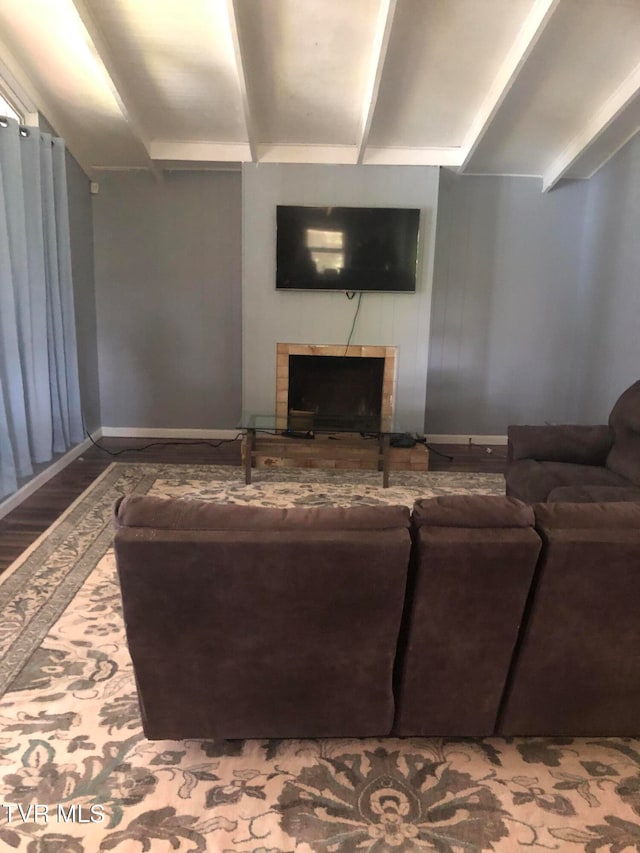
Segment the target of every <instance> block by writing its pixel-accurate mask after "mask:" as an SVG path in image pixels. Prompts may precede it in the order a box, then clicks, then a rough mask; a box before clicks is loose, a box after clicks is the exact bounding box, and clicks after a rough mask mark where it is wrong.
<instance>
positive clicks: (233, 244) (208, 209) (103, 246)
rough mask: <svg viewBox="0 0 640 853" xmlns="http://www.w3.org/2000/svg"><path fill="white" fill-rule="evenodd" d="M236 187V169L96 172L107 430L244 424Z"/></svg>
mask: <svg viewBox="0 0 640 853" xmlns="http://www.w3.org/2000/svg"><path fill="white" fill-rule="evenodd" d="M240 183H241V179H240V173H232V172H206V171H202V172H167V173H165V175H164V178H163V180H162V181H161V182H157V181H155V180H154V178H153V177H152V176H151V175H150V174H148V173H146V172H121V173H109V174H103V175H102V176H101V178H100V191H99V193H98V195H95V196H93V202H94V223H95V238H94V243H95V274H96V302H97V319H98V323H97V325H98V357H99V371H100V400H101V412H102V425H103V426H104V427H120V428H124V427H130V428H135V429H144V428H147V427H148V428H156V429H157V428H175V429H220V428H233V427H235V426H236V425H237V422H238V419H239V417H240V409H241V376H242V368H241V359H242V347H241V340H242V330H241V285H240V203H241V192H240Z"/></svg>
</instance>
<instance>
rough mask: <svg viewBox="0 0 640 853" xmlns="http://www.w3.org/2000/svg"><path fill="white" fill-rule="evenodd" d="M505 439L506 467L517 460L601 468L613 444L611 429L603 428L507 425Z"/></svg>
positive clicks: (573, 425) (570, 425) (575, 425)
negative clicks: (597, 466) (568, 463)
mask: <svg viewBox="0 0 640 853" xmlns="http://www.w3.org/2000/svg"><path fill="white" fill-rule="evenodd" d="M507 439H508V443H507V464H508V465H509V464H511V463H512V462H515V461H516V460H518V459H535V460H537V461H538V462H572V463H574V464H577V465H604V463H605V460H606V458H607V454H608V453H609V451H610V450H611V445H612V443H613V430H611V428H610V427H608V426H605V425H601V426H600V425H599V426H582V425H578V424H553V425H545V426H509V427H508V428H507Z"/></svg>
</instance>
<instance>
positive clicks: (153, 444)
mask: <svg viewBox="0 0 640 853" xmlns="http://www.w3.org/2000/svg"><path fill="white" fill-rule="evenodd" d="M85 432H86V435H87V438H88V439H89V441H90V442H91V443H92V444H93V445H94V446H95V447H97V448H98V450H102V452H103V453H107V454H108V455H109V456H121V455H122V454H123V453H141V452H142V451H143V450H148V449H149V448H150V447H169V446H171V445H176V444H189V445H194V444H205V445H207V447H213V448H216V447H220V445H221V444H229V443H230V442H232V441H238V439H239V438H242V435H243V433H241V432H239V433H238V434H237V435H236V436H235V438H221V439H220V440H219V441H216V442H213V441H205V440H204V439H192V440H185V441H182V440H178V441H175V440H174V441H152V442H150V443H149V444H144V445H142V447H124V448H122V450H107V448H106V447H103V446H102V445H101V444H98V442H97V441H96V440H95V439H94V437H93V436H92V435H91V433H90V432H89V431H88V430H85Z"/></svg>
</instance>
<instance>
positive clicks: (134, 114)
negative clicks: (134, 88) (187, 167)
mask: <svg viewBox="0 0 640 853" xmlns="http://www.w3.org/2000/svg"><path fill="white" fill-rule="evenodd" d="M72 2H73V5H74V7H75V9H76V12H77V13H78V17H79V18H80V21H81V22H82V25H83V26H84V29H85V31H86V33H87V36H88V43H89V46H90V47H92V48H93V50H92V52H93V55H94V59H95V61H96V62H97V63H98V65H99V66H100V68H101V69H102V72H103V74H104V76H105V78H106V80H107V83H108V85H109V89H110V91H111V94H112V95H113V97H114V98H115V101H116V103H117V104H118V107H119V109H120V112H121V113H122V115H123V116H124V119H125V121H126V122H127V124H128V126H129V129H130V130H131V133H132V134H133V136H134V137H135V138H136V139H137V141H138V142H139V143H140V144H141V146H142V148H143V151H144V158H145V164H146V167H147V168H148V169H149V171H150V172H151V173H152V174H153V176H154V178H155V179H156V180H157V181H162V170H161V169H159V168H158V166H157V164H156V163H154V161H153V159H152V157H151V154H150V145H149V137H148V134H147V132H146V130H145V128H144V123H143V121H142V120H141V118H140V115H139V113H138V111H137V110H136V107H135V105H134V103H133V98H132V97H131V94H130V93H129V91H128V86H127V83H126V79H125V75H124V74H122V73H121V72H120V70H119V68H118V66H117V63H116V62H115V60H114V58H113V54H112V52H111V49H110V47H109V43H108V41H107V39H106V38H105V35H104V33H103V32H102V29H101V27H100V26H99V24H98V22H97V21H96V19H95V17H94V15H93V13H92V12H91V10H90V8H89V6H88V5H87V3H86V2H85V0H72Z"/></svg>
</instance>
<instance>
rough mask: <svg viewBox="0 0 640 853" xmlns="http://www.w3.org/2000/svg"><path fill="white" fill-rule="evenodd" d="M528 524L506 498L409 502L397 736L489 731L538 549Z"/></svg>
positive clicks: (527, 510)
mask: <svg viewBox="0 0 640 853" xmlns="http://www.w3.org/2000/svg"><path fill="white" fill-rule="evenodd" d="M533 521H534V516H533V510H532V509H531V507H529V506H526V505H525V504H522V503H521V502H520V501H517V500H514V499H513V498H507V497H502V498H501V497H489V496H482V495H473V496H459V495H455V496H445V497H438V498H434V499H431V500H425V501H418V502H417V503H416V505H415V507H414V512H413V523H414V525H415V530H414V554H413V560H412V568H411V574H410V582H409V589H408V594H407V609H406V613H405V619H406V624H405V634H404V636H403V642H402V647H401V651H400V655H399V657H400V660H401V665H400V673H399V682H398V689H397V696H398V710H397V714H396V722H395V726H394V732H395V733H396V734H398V735H450V736H463V735H474V736H483V735H491V734H492V733H493V731H494V729H495V724H496V718H497V714H498V708H499V704H500V698H501V696H502V691H503V688H504V683H505V680H506V677H507V673H508V670H509V664H510V662H511V655H512V652H513V647H514V644H515V642H516V638H517V634H518V627H519V625H520V620H521V618H522V613H523V610H524V606H525V601H526V597H527V593H528V591H529V587H530V584H531V579H532V577H533V572H534V569H535V565H536V559H537V557H538V552H539V550H540V539H539V537H538V536H537V535H536V534H535V533H534V531H533Z"/></svg>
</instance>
